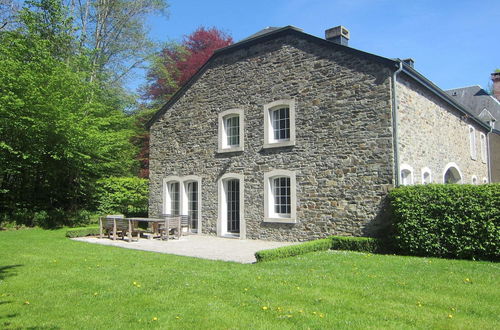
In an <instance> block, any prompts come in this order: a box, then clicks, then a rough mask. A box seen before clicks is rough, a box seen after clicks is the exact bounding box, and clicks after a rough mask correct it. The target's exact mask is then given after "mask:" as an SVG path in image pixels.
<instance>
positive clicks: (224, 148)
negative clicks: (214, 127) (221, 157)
mask: <svg viewBox="0 0 500 330" xmlns="http://www.w3.org/2000/svg"><path fill="white" fill-rule="evenodd" d="M244 144H245V143H244V112H243V110H242V109H231V110H226V111H223V112H221V113H219V142H218V152H235V151H243V147H244Z"/></svg>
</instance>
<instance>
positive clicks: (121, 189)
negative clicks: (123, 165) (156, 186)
mask: <svg viewBox="0 0 500 330" xmlns="http://www.w3.org/2000/svg"><path fill="white" fill-rule="evenodd" d="M148 184H149V182H148V180H147V179H140V178H128V177H120V178H118V177H112V178H106V179H101V180H99V181H97V188H96V191H97V195H96V196H97V204H98V206H97V209H98V211H99V212H100V213H101V214H125V215H126V216H147V214H148V198H149V186H148Z"/></svg>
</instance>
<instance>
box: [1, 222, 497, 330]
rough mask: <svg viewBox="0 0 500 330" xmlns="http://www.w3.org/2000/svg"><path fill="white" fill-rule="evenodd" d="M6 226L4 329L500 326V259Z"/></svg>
mask: <svg viewBox="0 0 500 330" xmlns="http://www.w3.org/2000/svg"><path fill="white" fill-rule="evenodd" d="M64 233H65V231H64V230H54V231H45V230H41V229H32V230H22V231H9V232H0V328H7V329H19V328H32V327H33V328H35V327H36V328H51V329H52V328H65V329H71V328H94V329H95V328H217V329H220V328H223V329H228V328H252V329H254V328H266V329H272V328H280V329H287V328H288V329H295V328H299V329H302V328H303V329H307V328H312V329H314V328H316V329H319V328H384V329H385V328H397V329H401V328H470V329H473V328H474V329H495V328H496V329H499V328H500V321H499V315H500V306H499V305H500V283H499V274H500V264H498V263H489V262H473V261H463V260H444V259H428V258H414V257H400V256H384V255H370V254H362V253H354V252H334V251H329V252H319V253H313V254H308V255H304V256H300V257H294V258H289V259H283V260H278V261H271V262H265V263H260V264H247V265H242V264H236V263H229V262H218V261H208V260H200V259H195V258H188V257H180V256H174V255H165V254H157V253H150V252H143V251H135V250H126V249H120V248H114V247H109V246H101V245H92V244H88V243H82V242H74V241H71V240H69V239H67V238H65V237H64Z"/></svg>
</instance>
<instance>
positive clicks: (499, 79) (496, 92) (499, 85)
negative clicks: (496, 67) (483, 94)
mask: <svg viewBox="0 0 500 330" xmlns="http://www.w3.org/2000/svg"><path fill="white" fill-rule="evenodd" d="M491 80H492V81H493V96H494V97H495V98H496V99H497V100H498V101H500V72H493V73H492V74H491Z"/></svg>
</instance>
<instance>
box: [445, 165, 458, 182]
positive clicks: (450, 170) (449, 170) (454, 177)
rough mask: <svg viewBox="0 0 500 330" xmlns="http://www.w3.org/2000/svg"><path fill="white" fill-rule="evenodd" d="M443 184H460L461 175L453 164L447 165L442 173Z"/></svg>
mask: <svg viewBox="0 0 500 330" xmlns="http://www.w3.org/2000/svg"><path fill="white" fill-rule="evenodd" d="M443 183H462V173H460V170H459V168H458V166H457V164H455V163H448V164H447V165H446V166H445V168H444V172H443Z"/></svg>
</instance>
